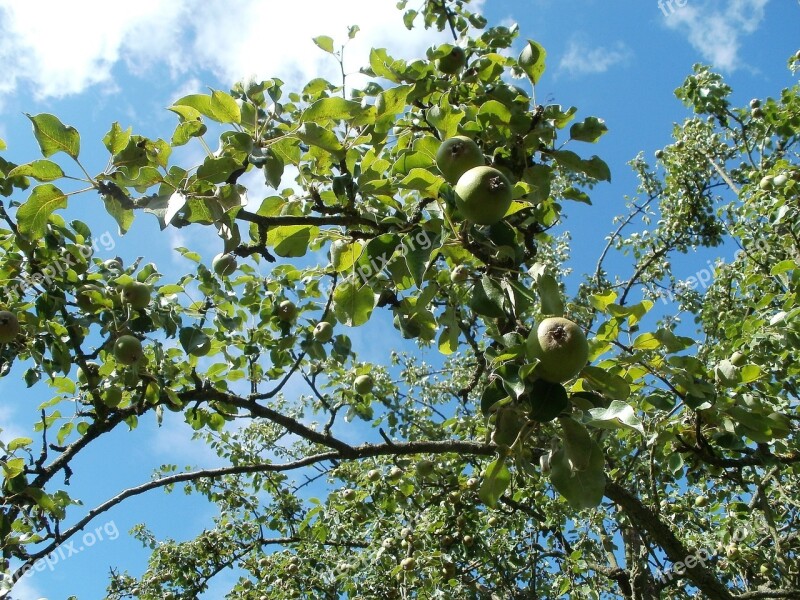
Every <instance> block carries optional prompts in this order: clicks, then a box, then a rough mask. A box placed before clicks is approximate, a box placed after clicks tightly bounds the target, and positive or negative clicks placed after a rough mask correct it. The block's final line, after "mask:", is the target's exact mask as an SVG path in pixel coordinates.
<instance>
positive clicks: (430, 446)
mask: <svg viewBox="0 0 800 600" xmlns="http://www.w3.org/2000/svg"><path fill="white" fill-rule="evenodd" d="M346 447H347V448H348V451H347V452H345V453H342V452H336V451H331V452H323V453H320V454H314V455H312V456H307V457H305V458H302V459H300V460H296V461H293V462H290V463H283V464H273V463H266V464H256V465H239V466H235V467H222V468H218V469H202V470H199V471H192V472H189V473H178V474H176V475H170V476H168V477H162V478H160V479H156V480H154V481H148V482H147V483H143V484H142V485H139V486H136V487H132V488H128V489H127V490H124V491H122V492H120V493H119V494H117V495H116V496H114V497H113V498H110V499H109V500H106V501H105V502H103V503H102V504H100V505H99V506H96V507H95V508H93V509H92V510H90V511H89V512H88V513H87V514H86V516H84V517H83V518H82V519H81V520H79V521H78V522H77V523H75V525H73V526H72V527H70V528H69V529H67V530H65V531H64V532H63V533H62V535H61V536H59V539H57V540H53V541H52V542H51V543H50V544H48V545H47V546H46V547H44V548H42V549H41V550H39V551H37V552H35V553H32V554H30V555H29V556H28V558H27V560H26V561H25V563H24V564H23V565H22V566H21V567H20V568H19V569H17V571H15V573H14V575H13V576H12V581H13V582H16V581H17V580H19V578H20V577H22V576H23V575H24V574H25V572H26V571H28V570H29V569H30V568H31V567H33V565H34V563H35V562H36V561H37V560H39V559H40V558H42V557H44V556H46V555H47V554H49V553H51V552H52V551H53V550H55V549H56V548H58V547H59V546H60V545H61V544H63V543H64V542H65V541H67V540H68V539H69V538H71V537H72V536H74V535H75V534H76V533H78V532H79V531H81V530H83V528H84V527H86V526H87V525H88V524H89V523H90V522H91V521H92V520H94V519H95V518H96V517H97V516H99V515H101V514H103V513H105V512H107V511H109V510H110V509H112V508H113V507H115V506H117V505H118V504H120V503H121V502H122V501H124V500H126V499H128V498H132V497H134V496H139V495H141V494H144V493H145V492H149V491H151V490H154V489H157V488H161V487H166V486H169V485H175V484H178V483H185V482H189V481H196V480H199V479H217V478H220V477H225V476H227V475H243V474H252V473H270V472H273V473H274V472H280V471H290V470H293V469H298V468H300V467H305V466H308V465H313V464H316V463H320V462H325V461H329V460H358V459H363V458H370V457H376V456H405V455H409V454H449V453H456V454H460V455H470V454H471V455H482V456H491V455H493V454H494V453H495V452H496V451H497V448H496V446H494V445H491V444H481V443H478V442H466V441H458V440H453V441H426V442H392V443H386V444H363V445H361V446H356V447H350V446H346Z"/></svg>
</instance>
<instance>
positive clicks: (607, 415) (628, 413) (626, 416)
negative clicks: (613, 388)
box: [589, 400, 644, 435]
mask: <svg viewBox="0 0 800 600" xmlns="http://www.w3.org/2000/svg"><path fill="white" fill-rule="evenodd" d="M589 414H590V415H591V417H592V420H591V421H589V424H590V425H593V426H594V427H599V428H601V429H630V430H632V431H638V432H639V433H641V434H642V435H644V426H643V425H642V420H641V419H640V418H639V417H637V416H636V413H635V412H634V410H633V407H632V406H631V405H629V404H626V403H625V402H620V401H619V400H614V401H613V402H612V403H611V404H610V405H609V406H608V408H593V409H591V410H590V411H589Z"/></svg>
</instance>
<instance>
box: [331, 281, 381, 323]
mask: <svg viewBox="0 0 800 600" xmlns="http://www.w3.org/2000/svg"><path fill="white" fill-rule="evenodd" d="M359 283H360V282H356V281H353V280H347V281H345V282H343V283H342V284H340V285H339V286H338V287H337V288H336V291H335V292H334V293H333V313H334V314H335V315H336V318H337V319H338V320H339V321H340V322H341V323H344V324H345V325H347V326H348V327H358V326H360V325H363V324H364V323H366V322H367V321H369V318H370V316H372V310H373V309H374V308H375V295H374V293H373V292H372V288H370V287H369V286H367V285H359Z"/></svg>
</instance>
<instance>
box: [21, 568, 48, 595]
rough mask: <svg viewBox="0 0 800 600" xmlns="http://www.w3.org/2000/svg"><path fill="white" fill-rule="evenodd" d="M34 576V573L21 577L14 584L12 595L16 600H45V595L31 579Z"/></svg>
mask: <svg viewBox="0 0 800 600" xmlns="http://www.w3.org/2000/svg"><path fill="white" fill-rule="evenodd" d="M35 577H36V573H35V572H34V574H33V575H29V576H27V577H23V578H22V579H20V580H18V581H17V583H15V584H14V590H13V596H14V598H16V600H47V598H46V597H45V595H44V594H43V593H42V592H40V591H39V590H38V589H37V588H36V586H35V585H34V583H33V582H32V581H31V580H32V579H33V578H35Z"/></svg>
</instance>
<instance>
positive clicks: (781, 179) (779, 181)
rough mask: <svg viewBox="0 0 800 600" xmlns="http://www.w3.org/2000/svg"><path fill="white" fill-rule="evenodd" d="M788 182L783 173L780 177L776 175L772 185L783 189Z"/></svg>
mask: <svg viewBox="0 0 800 600" xmlns="http://www.w3.org/2000/svg"><path fill="white" fill-rule="evenodd" d="M787 181H789V178H788V177H787V176H786V175H785V174H783V173H781V174H780V175H775V177H774V178H773V179H772V185H774V186H775V187H776V188H782V187H783V186H785V185H786V182H787Z"/></svg>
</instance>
